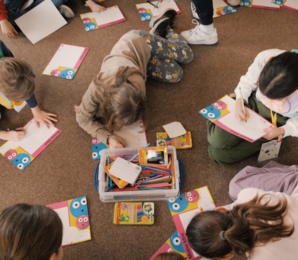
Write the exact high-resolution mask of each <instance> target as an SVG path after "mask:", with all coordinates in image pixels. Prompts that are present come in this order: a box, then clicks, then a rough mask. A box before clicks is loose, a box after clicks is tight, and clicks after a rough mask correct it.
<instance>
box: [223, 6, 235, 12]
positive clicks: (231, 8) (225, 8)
mask: <svg viewBox="0 0 298 260" xmlns="http://www.w3.org/2000/svg"><path fill="white" fill-rule="evenodd" d="M222 10H223V11H224V12H225V13H226V14H231V13H235V12H236V10H235V8H234V7H232V6H226V7H224V8H223V9H222Z"/></svg>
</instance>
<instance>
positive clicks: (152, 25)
mask: <svg viewBox="0 0 298 260" xmlns="http://www.w3.org/2000/svg"><path fill="white" fill-rule="evenodd" d="M170 10H172V11H175V10H174V9H172V8H167V9H165V10H164V11H163V12H162V13H161V14H159V15H158V16H156V17H154V18H153V19H151V21H150V23H149V28H153V27H154V23H155V22H157V21H158V20H159V19H160V18H161V17H163V16H164V15H165V13H166V12H168V11H170ZM175 12H176V11H175ZM175 16H176V15H175ZM175 16H174V18H175ZM168 18H169V17H168ZM174 18H173V19H172V20H174ZM169 19H170V18H169ZM172 20H171V19H170V22H172Z"/></svg>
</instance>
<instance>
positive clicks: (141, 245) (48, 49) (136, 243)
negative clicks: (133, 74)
mask: <svg viewBox="0 0 298 260" xmlns="http://www.w3.org/2000/svg"><path fill="white" fill-rule="evenodd" d="M139 2H141V1H138V0H130V1H129V0H122V1H116V0H107V1H105V2H104V3H103V4H104V5H105V6H112V5H115V4H118V5H119V6H120V8H121V10H122V12H123V14H124V16H125V17H126V19H127V20H126V21H125V22H123V23H120V24H116V25H112V26H109V27H105V28H102V29H98V30H96V31H92V32H85V30H84V27H83V24H82V22H81V19H80V16H79V14H81V13H86V12H88V11H89V9H88V8H86V7H83V6H82V5H81V1H79V0H77V1H72V2H70V3H69V6H70V7H71V8H72V9H73V10H74V12H75V13H76V17H75V18H74V19H72V20H69V21H68V22H69V24H68V25H66V26H65V27H63V28H61V29H60V30H58V31H57V32H55V33H53V34H52V35H50V36H48V37H47V38H45V39H44V40H42V41H40V42H38V43H36V44H35V45H32V44H31V42H29V40H28V39H26V38H25V37H24V36H23V35H21V34H20V35H19V36H18V40H10V39H8V38H6V37H4V36H3V35H2V34H1V36H0V39H1V40H3V41H4V43H5V44H6V45H7V46H8V47H9V48H10V49H11V51H12V52H13V53H14V55H15V56H16V57H18V58H21V59H24V60H26V61H27V62H29V63H30V64H31V65H32V67H33V68H34V72H35V74H36V86H37V87H36V91H35V94H36V96H37V99H38V101H39V104H40V107H41V108H42V109H44V110H45V111H48V112H53V113H55V114H57V115H58V119H59V122H58V123H57V124H56V125H57V127H58V128H60V129H61V130H62V131H63V133H62V134H61V135H60V136H59V137H58V138H57V139H56V140H55V141H54V142H53V143H52V144H51V145H50V146H49V147H48V148H47V149H45V150H44V151H43V152H42V153H41V154H40V155H39V156H38V158H37V159H36V160H35V161H34V162H33V163H32V164H30V165H29V166H28V167H27V168H26V169H25V170H24V171H20V170H19V169H17V168H16V167H15V166H13V165H12V164H11V163H10V162H9V161H8V160H6V159H5V158H0V165H1V170H0V171H1V182H0V198H1V206H0V209H1V210H2V209H4V208H5V207H7V206H10V205H13V204H15V203H20V202H25V203H32V204H35V203H39V204H50V203H55V202H59V201H63V200H67V199H72V198H76V197H80V196H84V195H85V196H87V199H88V206H89V215H90V223H91V234H92V240H91V241H89V242H84V243H80V244H76V245H71V246H67V247H65V248H64V259H66V260H68V259H71V260H82V259H92V260H93V259H102V260H108V259H117V260H133V259H136V260H139V259H149V258H150V257H151V256H152V255H153V254H154V253H155V251H156V250H157V249H158V248H159V247H160V246H161V245H162V244H163V243H164V242H165V241H166V240H167V239H168V238H169V237H170V236H171V235H172V234H173V232H174V231H175V225H174V222H173V220H172V217H171V214H170V211H169V209H168V206H167V203H166V202H165V201H161V202H156V204H155V205H156V214H155V216H156V221H155V224H154V225H153V226H115V225H114V224H113V209H114V204H113V203H107V204H105V203H102V202H101V201H100V200H99V195H98V193H97V192H96V191H95V189H94V185H93V174H94V170H95V167H96V164H97V161H93V160H92V158H91V143H90V142H91V139H90V136H89V135H88V134H87V133H86V132H84V131H83V130H82V129H81V128H79V127H78V125H77V123H76V120H75V113H74V111H73V105H74V104H79V103H80V101H81V98H82V96H83V94H84V93H85V91H86V89H87V88H88V85H89V83H90V82H91V81H92V79H93V77H94V76H95V75H96V74H97V73H98V72H99V70H100V67H101V63H102V60H103V58H104V57H105V56H106V55H107V54H109V52H110V50H111V48H112V47H113V45H114V44H115V43H116V42H117V40H118V39H119V38H120V37H121V36H122V35H123V34H124V33H126V32H127V31H129V30H131V29H142V30H148V24H149V22H141V19H140V17H139V15H138V12H137V10H136V7H135V4H136V3H139ZM177 4H178V5H179V7H180V9H181V11H182V14H180V15H178V16H177V18H176V20H175V30H176V31H177V32H178V33H180V32H181V31H183V30H187V29H190V28H193V27H194V25H193V24H192V23H191V20H192V17H191V10H190V0H180V1H179V2H177ZM237 10H238V12H237V13H235V14H231V15H226V16H223V17H219V18H216V19H215V20H214V25H215V27H216V28H217V31H218V37H219V42H218V44H217V45H216V46H193V51H194V53H195V59H194V60H193V62H192V63H191V64H189V65H182V67H183V70H184V77H183V79H182V81H181V82H179V83H177V84H173V85H172V84H166V83H160V82H155V81H153V80H148V82H147V96H148V101H147V104H146V105H147V111H148V117H149V120H150V125H149V128H148V130H147V135H148V141H149V142H151V143H155V135H156V132H158V131H162V130H163V128H162V125H164V124H167V123H170V122H173V121H180V122H181V123H182V124H183V125H184V127H185V128H186V129H187V130H189V131H191V132H192V135H193V143H194V147H193V148H192V149H191V150H183V151H181V150H179V151H177V154H178V158H180V159H181V160H182V162H183V164H184V167H185V172H186V182H185V186H184V188H183V189H182V190H181V192H186V191H188V190H191V189H194V188H198V187H201V186H205V185H207V186H208V187H209V189H210V191H211V194H212V195H213V198H214V200H215V203H216V204H217V205H225V204H228V203H230V202H231V199H230V198H229V196H228V186H229V181H230V180H231V178H232V177H233V176H234V175H235V174H236V173H237V172H238V171H240V170H241V169H242V168H243V167H245V166H246V165H253V166H262V165H263V164H262V163H260V164H258V163H257V162H256V159H257V155H254V156H252V157H250V158H248V159H247V160H244V161H242V162H240V163H237V164H235V165H234V166H231V167H222V166H219V165H217V164H216V163H214V162H213V161H212V160H211V159H210V158H209V157H208V152H207V147H208V142H207V139H206V120H205V118H204V117H203V116H201V115H200V114H199V113H198V111H199V110H200V109H202V108H204V107H206V106H207V105H209V104H211V103H212V102H213V101H215V100H217V99H218V98H220V97H222V96H224V95H225V94H229V93H231V92H233V90H234V88H235V87H236V85H237V84H238V82H239V78H240V76H241V75H243V74H244V73H246V71H247V68H248V67H249V65H250V64H251V63H252V62H253V59H254V58H255V56H256V55H257V54H258V53H259V52H260V51H262V50H266V49H270V48H280V49H285V50H291V49H293V48H296V49H297V48H298V34H297V28H298V27H297V25H298V13H295V12H293V11H290V10H287V9H281V11H273V10H265V9H256V8H245V7H238V8H237ZM61 43H66V44H74V45H79V46H86V47H89V48H90V50H89V52H88V54H87V56H86V58H85V59H84V61H83V63H82V65H81V67H80V68H79V70H78V73H77V74H76V76H75V77H74V79H73V80H64V79H60V78H54V77H49V76H45V75H42V72H43V70H44V68H45V67H46V65H47V63H48V62H49V61H50V59H51V57H52V56H53V55H54V53H55V51H56V50H57V48H58V46H59V45H60V44H61ZM1 112H2V120H1V128H5V129H6V128H15V127H19V126H23V125H24V124H25V123H27V122H28V121H29V120H30V119H31V118H32V114H31V111H30V109H29V108H28V107H26V108H25V109H23V110H22V111H21V113H20V114H17V113H16V112H15V111H13V110H10V111H8V110H4V109H3V108H1ZM2 143H3V142H2V141H1V143H0V144H2ZM297 144H298V142H297V139H296V138H292V139H290V140H289V141H285V142H284V143H283V145H282V148H281V152H280V156H279V158H277V159H276V161H277V162H279V163H282V164H286V165H292V164H297V156H298V150H297V148H295V147H297V146H296V145H297ZM237 259H244V258H241V257H238V258H237Z"/></svg>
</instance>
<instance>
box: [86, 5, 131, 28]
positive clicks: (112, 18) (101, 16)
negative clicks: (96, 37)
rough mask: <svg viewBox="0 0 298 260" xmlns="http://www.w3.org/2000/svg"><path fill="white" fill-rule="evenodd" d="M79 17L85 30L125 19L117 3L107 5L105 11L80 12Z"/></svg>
mask: <svg viewBox="0 0 298 260" xmlns="http://www.w3.org/2000/svg"><path fill="white" fill-rule="evenodd" d="M81 19H82V22H83V24H84V27H85V30H86V32H89V31H93V30H96V29H98V28H102V27H106V26H109V25H112V24H116V23H121V22H124V21H125V20H126V19H125V17H124V15H123V14H122V12H121V10H120V8H119V6H118V5H114V6H111V7H108V8H106V10H105V11H99V12H91V13H86V14H81Z"/></svg>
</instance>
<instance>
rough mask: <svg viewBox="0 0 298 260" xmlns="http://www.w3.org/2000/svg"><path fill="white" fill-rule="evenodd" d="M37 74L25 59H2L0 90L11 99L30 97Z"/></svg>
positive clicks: (22, 99)
mask: <svg viewBox="0 0 298 260" xmlns="http://www.w3.org/2000/svg"><path fill="white" fill-rule="evenodd" d="M34 78H35V75H34V74H33V71H32V67H31V66H30V65H29V64H28V63H27V62H25V61H22V60H19V59H15V58H8V57H7V58H1V59H0V92H2V93H3V94H4V96H5V97H7V98H8V99H9V100H11V101H14V102H20V101H24V100H27V99H29V98H30V97H31V96H32V94H33V91H34V88H35V82H34Z"/></svg>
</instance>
